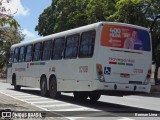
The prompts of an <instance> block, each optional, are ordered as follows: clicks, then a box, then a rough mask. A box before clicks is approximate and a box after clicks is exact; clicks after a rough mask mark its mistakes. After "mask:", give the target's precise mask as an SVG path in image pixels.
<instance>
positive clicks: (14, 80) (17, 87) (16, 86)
mask: <svg viewBox="0 0 160 120" xmlns="http://www.w3.org/2000/svg"><path fill="white" fill-rule="evenodd" d="M13 85H14V89H15V90H20V89H21V86H20V85H17V83H16V77H14V78H13Z"/></svg>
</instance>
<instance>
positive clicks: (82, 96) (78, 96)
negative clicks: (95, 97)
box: [73, 92, 88, 100]
mask: <svg viewBox="0 0 160 120" xmlns="http://www.w3.org/2000/svg"><path fill="white" fill-rule="evenodd" d="M73 95H74V98H75V99H76V100H85V99H87V98H88V94H87V93H85V92H73Z"/></svg>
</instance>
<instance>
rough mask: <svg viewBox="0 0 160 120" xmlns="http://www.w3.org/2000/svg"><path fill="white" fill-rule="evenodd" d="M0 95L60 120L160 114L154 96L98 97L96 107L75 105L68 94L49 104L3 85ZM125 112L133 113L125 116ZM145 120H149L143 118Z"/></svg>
mask: <svg viewBox="0 0 160 120" xmlns="http://www.w3.org/2000/svg"><path fill="white" fill-rule="evenodd" d="M0 93H1V95H5V96H7V97H8V98H10V100H17V101H19V104H20V105H21V107H24V106H26V105H24V104H22V103H21V102H23V103H25V104H27V105H28V107H29V108H31V107H32V108H36V109H35V110H37V109H38V110H42V111H46V112H47V111H48V112H49V111H52V113H53V114H52V116H63V117H60V119H62V118H63V119H74V120H84V119H93V118H88V117H87V116H89V117H95V116H98V117H99V116H100V118H98V119H111V118H110V117H112V119H113V120H114V119H115V120H141V119H142V117H133V116H134V115H135V112H140V113H141V112H142V113H143V112H145V113H147V112H148V111H149V112H150V113H154V112H153V110H154V111H160V104H159V103H160V95H159V94H158V93H157V94H156V95H153V94H152V95H148V96H142V95H141V96H135V95H134V96H133V95H132V96H127V97H113V96H102V97H101V99H100V100H99V101H98V102H97V103H93V102H91V101H90V100H86V101H75V100H74V98H73V95H72V94H68V93H67V94H63V95H62V96H61V98H59V99H56V100H53V99H50V98H47V97H41V96H40V95H39V90H38V89H33V88H22V90H21V91H15V90H13V87H12V86H10V85H9V84H8V83H5V82H3V83H0ZM0 98H1V96H0ZM30 106H31V107H30ZM29 110H30V109H29ZM33 110H34V109H33ZM24 111H26V109H24ZM27 111H28V110H27ZM84 111H85V112H84ZM122 111H124V112H126V113H123V112H122ZM129 111H130V112H133V111H134V112H133V113H131V114H129ZM48 112H47V114H48ZM152 115H153V114H152ZM70 116H72V117H70ZM86 117H87V118H86ZM96 119H97V118H96ZM147 119H153V117H152V118H151V117H147ZM154 119H158V117H154Z"/></svg>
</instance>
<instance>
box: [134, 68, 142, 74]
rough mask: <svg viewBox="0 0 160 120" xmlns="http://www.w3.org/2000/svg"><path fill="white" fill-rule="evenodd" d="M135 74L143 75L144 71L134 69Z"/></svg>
mask: <svg viewBox="0 0 160 120" xmlns="http://www.w3.org/2000/svg"><path fill="white" fill-rule="evenodd" d="M133 72H134V73H136V74H138V73H143V69H133Z"/></svg>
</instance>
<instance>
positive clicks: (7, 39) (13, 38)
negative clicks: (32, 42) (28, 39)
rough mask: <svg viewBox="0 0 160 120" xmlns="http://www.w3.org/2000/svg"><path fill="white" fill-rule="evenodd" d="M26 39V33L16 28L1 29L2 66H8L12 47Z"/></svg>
mask: <svg viewBox="0 0 160 120" xmlns="http://www.w3.org/2000/svg"><path fill="white" fill-rule="evenodd" d="M23 39H24V35H23V34H22V33H21V32H20V31H19V30H16V29H11V28H5V29H3V30H0V68H4V67H6V62H7V61H8V55H9V51H10V47H11V46H12V45H13V44H15V43H19V42H20V41H22V40H23Z"/></svg>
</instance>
